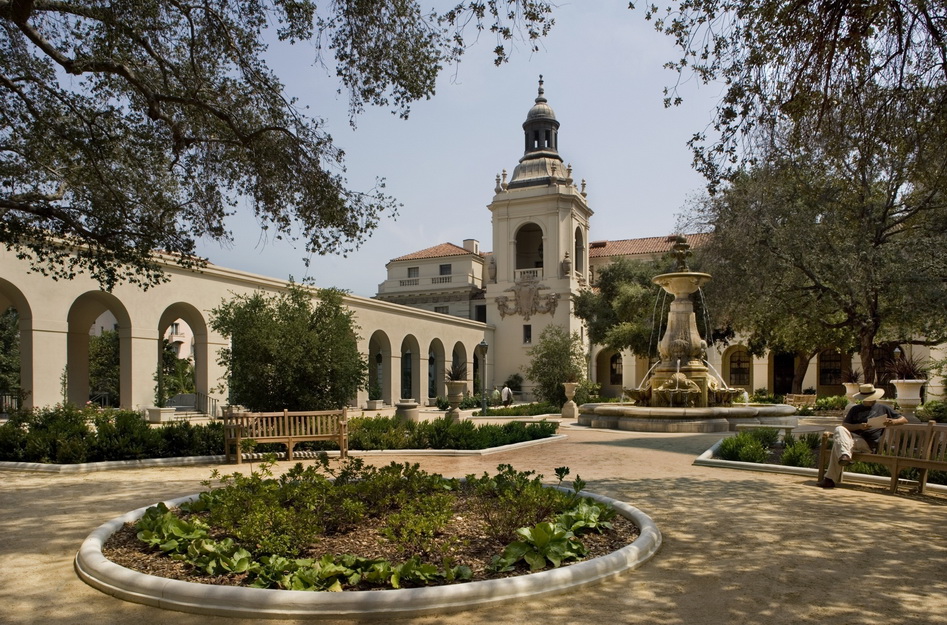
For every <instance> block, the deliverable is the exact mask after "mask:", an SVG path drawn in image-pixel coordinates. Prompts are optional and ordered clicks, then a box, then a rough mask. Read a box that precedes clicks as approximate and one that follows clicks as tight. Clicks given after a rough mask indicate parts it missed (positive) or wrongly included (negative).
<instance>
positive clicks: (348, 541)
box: [102, 500, 639, 586]
mask: <svg viewBox="0 0 947 625" xmlns="http://www.w3.org/2000/svg"><path fill="white" fill-rule="evenodd" d="M612 525H613V529H612V530H610V531H607V532H605V533H603V534H595V533H591V534H583V535H582V536H581V538H580V540H581V541H582V543H583V544H584V545H585V546H586V547H587V548H588V555H587V556H586V558H585V559H591V558H596V557H599V556H603V555H607V554H609V553H612V552H614V551H617V550H618V549H621V548H622V547H624V546H626V545H628V544H630V543H632V542H633V541H634V540H635V539H637V538H638V536H639V530H638V527H637V526H635V525H634V524H633V523H632V522H631V521H629V520H628V519H626V518H624V517H622V516H617V515H616V517H615V518H614V519H613V520H612ZM382 526H383V521H382V520H380V519H377V518H370V519H366V520H365V522H364V523H362V524H361V525H360V526H358V527H356V528H355V529H353V530H352V531H350V532H346V533H344V534H338V535H333V536H324V537H323V538H322V539H321V540H320V541H319V542H318V543H317V544H315V545H312V546H310V547H309V548H308V549H305V550H303V552H302V553H300V554H299V556H297V557H300V558H320V557H321V556H323V555H324V554H337V555H341V554H352V555H356V556H360V557H364V558H377V559H384V560H389V561H390V562H392V563H397V562H403V561H404V560H406V559H408V558H409V557H411V556H412V555H413V554H410V553H404V552H403V551H401V550H400V549H399V548H398V546H397V545H396V544H395V543H393V542H392V541H389V540H388V539H387V538H385V537H384V536H383V535H382V534H381V528H382ZM484 527H486V521H485V519H484V518H483V516H482V515H479V514H478V513H477V512H476V507H473V506H471V507H467V506H465V505H464V503H463V501H462V500H459V501H458V506H457V508H456V510H455V513H454V517H453V519H452V520H451V522H450V524H449V525H448V526H447V527H446V528H445V530H444V531H443V532H442V534H441V535H440V536H438V537H437V538H436V541H435V544H436V546H435V548H434V549H432V551H433V552H435V554H434V555H430V556H428V557H427V558H426V559H427V560H428V561H430V562H432V563H434V564H436V565H438V566H440V565H441V563H442V561H443V558H444V557H448V558H450V560H451V561H452V563H453V565H459V564H466V565H467V566H469V567H470V568H471V570H472V571H473V580H472V581H479V580H487V579H497V578H502V577H510V576H515V575H524V574H527V573H529V569H528V568H527V567H525V566H523V567H521V568H519V569H517V570H515V571H513V572H508V573H493V572H491V571H489V570H488V567H489V565H490V563H491V561H492V558H493V556H495V555H499V554H500V553H501V552H502V551H503V548H504V547H505V546H506V543H504V542H500V541H497V540H495V539H492V538H491V537H490V536H488V535H487V533H486V532H485V531H484ZM511 540H512V538H511ZM102 553H103V554H104V555H105V557H106V558H108V559H109V560H111V561H112V562H115V563H116V564H119V565H121V566H124V567H126V568H129V569H132V570H134V571H138V572H140V573H147V574H148V575H155V576H158V577H166V578H169V579H177V580H182V581H188V582H197V583H202V584H216V585H223V586H246V585H248V584H249V581H250V580H248V579H247V576H246V575H223V576H217V577H212V576H209V575H206V574H204V573H202V572H200V571H196V570H194V569H193V568H192V567H191V566H190V565H188V564H186V563H184V562H181V561H178V560H172V559H171V558H170V557H166V556H164V555H162V554H161V553H160V552H156V551H152V550H151V549H150V548H149V547H148V545H146V544H145V543H143V542H141V541H139V540H138V538H137V536H136V531H135V527H134V524H131V523H129V524H126V525H125V526H124V527H123V528H122V529H120V530H119V531H118V532H116V533H115V534H113V535H112V536H111V537H110V538H109V539H108V540H107V541H106V543H105V545H104V546H103V549H102Z"/></svg>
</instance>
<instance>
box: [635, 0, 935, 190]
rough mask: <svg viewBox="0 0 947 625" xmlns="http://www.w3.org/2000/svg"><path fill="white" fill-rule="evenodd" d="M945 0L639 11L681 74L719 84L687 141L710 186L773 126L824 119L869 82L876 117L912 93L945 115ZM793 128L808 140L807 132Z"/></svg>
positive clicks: (672, 93)
mask: <svg viewBox="0 0 947 625" xmlns="http://www.w3.org/2000/svg"><path fill="white" fill-rule="evenodd" d="M630 6H631V7H632V8H633V7H634V5H633V3H632V4H631V5H630ZM945 8H947V7H945V6H944V4H943V3H942V2H923V1H919V0H893V1H884V2H881V1H877V0H873V1H867V2H796V1H789V0H679V1H678V2H676V3H674V4H672V5H669V6H668V7H667V8H666V9H663V8H659V7H658V6H657V5H655V4H649V5H648V6H647V8H646V12H645V15H646V17H647V18H648V19H652V20H654V21H655V25H656V27H657V29H658V30H659V31H661V32H664V33H666V34H667V35H669V36H671V37H672V38H673V39H674V41H675V43H676V45H677V47H678V48H679V49H680V51H681V56H680V57H679V58H677V59H675V60H672V61H671V62H669V63H668V64H667V66H668V67H670V68H672V69H675V70H677V71H678V72H679V73H680V76H681V79H682V80H683V79H685V78H686V77H687V75H688V74H690V73H693V74H694V75H696V76H697V77H698V79H700V80H702V81H704V82H722V83H723V84H724V87H725V90H724V95H723V97H722V98H721V100H720V103H719V105H718V107H717V111H716V117H715V119H714V121H713V123H712V125H711V127H709V128H708V129H705V131H701V132H697V133H695V135H694V137H693V139H692V141H691V147H692V149H693V150H694V155H695V166H696V167H697V169H698V170H699V171H701V172H702V173H703V174H704V175H705V176H706V177H707V178H708V180H709V181H710V183H711V186H714V185H716V184H717V183H719V182H720V181H721V180H723V179H727V178H729V177H730V176H731V175H734V174H737V173H738V172H739V171H740V170H741V169H742V166H743V165H744V164H746V163H752V162H753V161H754V159H755V158H756V157H758V156H759V150H760V148H761V147H762V148H765V147H766V146H767V144H768V137H769V136H770V135H771V134H772V131H773V128H774V127H778V126H781V125H784V124H787V123H788V124H802V125H803V126H805V127H806V128H807V129H808V130H813V129H815V130H818V129H820V128H830V127H831V124H833V123H836V122H837V118H835V117H833V116H832V115H831V114H832V113H833V111H835V110H836V109H837V107H838V106H839V104H840V103H841V104H845V103H853V104H854V101H855V100H857V99H858V98H859V96H860V94H863V93H865V92H869V93H872V94H873V95H872V96H871V97H873V98H883V100H884V101H885V106H872V107H871V108H872V110H873V111H874V113H873V114H874V115H876V116H877V121H878V122H880V123H894V124H896V125H898V124H901V123H903V122H904V121H905V120H904V118H903V117H900V113H899V111H898V108H899V105H900V104H901V103H902V102H909V101H911V100H912V99H914V100H916V99H917V97H918V94H919V93H920V94H923V97H924V99H925V106H926V108H927V110H928V111H929V112H931V113H936V114H939V115H941V116H942V117H943V113H944V107H945V104H947V92H945V90H944V87H945V85H947V46H945V45H944V41H945V37H947V12H945ZM666 96H667V97H666V104H668V105H673V104H677V103H679V102H680V101H681V98H680V95H679V92H678V90H677V85H675V86H673V87H671V88H669V89H668V90H667V91H666ZM945 135H947V128H943V127H941V128H939V129H937V131H936V134H934V135H932V136H931V137H930V139H931V141H932V143H933V144H934V145H936V146H942V145H943V142H944V137H945ZM795 138H796V139H797V140H798V141H800V142H805V141H807V140H808V132H801V133H798V134H796V135H795ZM764 151H765V150H764Z"/></svg>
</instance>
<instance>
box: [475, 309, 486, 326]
mask: <svg viewBox="0 0 947 625" xmlns="http://www.w3.org/2000/svg"><path fill="white" fill-rule="evenodd" d="M474 321H479V322H480V323H486V322H487V307H486V306H485V305H483V304H477V305H476V306H474Z"/></svg>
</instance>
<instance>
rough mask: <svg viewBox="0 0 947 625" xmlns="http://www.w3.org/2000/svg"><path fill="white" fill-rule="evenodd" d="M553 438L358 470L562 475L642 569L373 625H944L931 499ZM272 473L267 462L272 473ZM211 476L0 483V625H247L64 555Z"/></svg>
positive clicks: (26, 478) (636, 444) (640, 441)
mask: <svg viewBox="0 0 947 625" xmlns="http://www.w3.org/2000/svg"><path fill="white" fill-rule="evenodd" d="M562 432H563V433H564V434H566V435H567V438H566V439H564V440H561V441H558V442H553V443H548V444H543V445H537V446H533V447H527V448H524V449H521V450H518V451H513V452H505V453H498V454H492V455H487V456H464V457H419V456H408V455H403V456H402V455H399V456H390V457H385V458H384V459H383V460H375V459H372V460H371V461H372V462H376V463H379V462H382V463H385V464H387V462H389V461H397V462H404V461H410V462H419V463H420V464H421V466H422V467H423V468H424V469H426V470H429V471H433V472H438V473H442V474H444V475H446V476H463V475H466V474H469V473H476V474H480V473H481V472H483V471H493V470H494V469H495V468H496V466H497V465H498V464H500V463H509V464H512V465H513V466H514V467H515V468H516V469H518V470H526V469H531V470H535V471H537V472H539V473H542V474H544V475H545V476H546V478H547V479H549V480H552V479H554V476H555V473H554V469H555V467H559V466H568V467H570V468H571V471H572V475H573V476H575V475H576V474H578V475H580V476H581V477H582V478H583V479H584V480H586V481H587V482H588V487H587V488H588V489H589V490H592V491H594V492H598V493H601V494H604V495H607V496H609V497H613V498H616V499H620V500H623V501H626V502H628V503H630V504H631V505H633V506H636V507H638V508H640V509H641V510H643V511H644V512H645V513H647V514H648V515H650V516H651V517H652V518H653V519H654V520H655V522H656V523H657V525H658V527H659V528H660V530H661V532H662V534H663V539H664V542H663V545H662V547H661V550H660V551H659V552H658V554H657V555H656V556H655V557H654V559H652V560H651V561H650V562H648V563H646V564H645V565H644V566H642V567H641V568H639V569H637V570H634V571H630V572H627V573H625V574H623V575H621V576H619V577H618V578H616V579H613V580H610V581H608V582H605V583H602V584H598V585H594V586H590V587H587V588H583V589H579V590H577V591H573V592H571V593H567V594H560V595H553V596H549V597H545V598H540V599H533V600H529V601H522V602H518V603H511V604H505V605H498V606H492V607H486V608H483V609H477V610H470V611H466V612H458V613H453V614H444V615H429V616H423V617H416V618H405V619H384V618H383V619H382V620H381V621H377V620H376V621H375V622H385V623H395V624H407V623H411V624H424V625H433V624H441V623H444V624H448V625H453V624H457V625H460V624H464V625H469V624H476V623H490V624H491V625H501V624H515V625H526V624H532V623H537V624H538V623H542V624H544V625H557V624H562V625H573V624H575V623H600V624H611V623H654V624H660V625H679V624H680V625H684V624H688V625H690V624H710V625H712V624H717V623H720V624H724V623H726V624H728V625H738V624H741V623H761V624H762V623H765V624H766V625H781V624H786V625H789V624H793V625H798V624H800V623H820V624H821V623H831V624H833V625H845V624H858V625H873V624H878V625H882V624H883V625H898V624H906V623H917V624H925V625H929V624H935V625H936V624H947V496H945V495H943V494H933V495H930V496H924V497H919V496H916V495H910V494H899V495H896V496H892V495H888V494H887V493H886V492H885V490H884V489H883V488H880V487H878V488H876V487H867V486H848V485H846V486H843V487H840V488H836V489H835V490H831V491H825V490H822V489H820V488H818V487H817V486H815V480H814V478H806V477H799V476H792V475H781V474H768V473H756V472H747V471H737V470H732V469H722V468H707V467H697V466H694V465H693V464H692V463H693V461H694V459H695V458H696V457H697V456H698V455H699V454H700V453H702V452H703V451H705V450H706V449H708V448H709V447H710V446H711V445H712V444H713V443H714V442H715V441H716V440H717V439H718V438H719V437H720V435H719V434H651V433H636V432H616V431H606V430H588V429H585V428H580V427H577V426H572V425H570V424H565V425H564V427H563V429H562ZM304 462H311V461H304ZM286 466H288V465H287V463H281V464H280V465H279V467H278V470H282V469H285V468H286ZM212 468H213V467H210V466H200V467H169V468H157V469H137V470H118V471H103V472H97V473H85V474H39V473H25V472H3V473H0V555H2V560H0V562H2V570H3V582H2V583H0V606H2V607H0V622H2V623H7V624H10V625H19V624H33V623H43V624H44V625H67V624H76V625H86V624H88V623H97V624H102V625H107V624H120V623H121V624H125V623H149V624H162V623H174V624H176V625H192V624H193V625H222V624H224V623H227V624H230V623H250V622H253V621H250V620H241V619H228V618H219V617H207V616H201V615H195V614H185V613H178V612H169V611H164V610H160V609H157V608H152V607H147V606H143V605H138V604H134V603H128V602H125V601H121V600H118V599H115V598H112V597H110V596H107V595H105V594H102V593H100V592H99V591H97V590H94V589H93V588H91V587H89V586H87V585H86V584H84V583H83V582H81V581H80V580H79V579H78V578H77V577H76V574H75V572H74V571H73V558H74V556H75V553H76V550H77V549H78V547H79V545H80V543H81V542H82V541H83V540H84V539H85V537H86V536H87V535H88V534H89V533H90V532H91V531H92V530H93V529H94V528H96V527H97V526H99V525H100V524H102V523H104V522H105V521H108V520H110V519H112V518H115V517H117V516H119V515H121V514H124V513H125V512H128V511H130V510H133V509H136V508H139V507H141V506H145V505H150V504H152V503H155V502H158V501H162V500H166V499H171V498H175V497H179V496H182V495H186V494H189V493H194V492H197V491H199V490H201V489H202V486H201V484H200V482H201V480H204V479H207V478H208V476H209V474H210V471H211V469H212ZM221 469H222V470H224V471H226V472H229V471H231V470H232V467H228V466H224V467H221ZM247 469H248V467H247V466H246V465H244V467H242V468H241V470H243V471H246V470H247ZM273 622H279V621H273ZM283 622H286V621H283ZM310 622H318V621H310ZM321 622H322V623H330V624H335V623H341V622H345V623H352V622H357V621H356V620H346V621H336V620H330V621H321Z"/></svg>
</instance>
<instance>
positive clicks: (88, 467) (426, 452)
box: [0, 434, 566, 473]
mask: <svg viewBox="0 0 947 625" xmlns="http://www.w3.org/2000/svg"><path fill="white" fill-rule="evenodd" d="M564 438H566V435H565V434H556V435H554V436H550V437H548V438H539V439H536V440H532V441H524V442H522V443H513V444H511V445H502V446H500V447H489V448H487V449H390V450H389V449H383V450H370V451H363V450H349V455H350V456H385V455H389V456H489V455H491V454H498V453H502V452H504V451H512V450H515V449H521V448H523V447H530V446H532V445H542V444H544V443H551V442H554V441H558V440H562V439H564ZM320 453H322V452H319V451H296V452H293V460H311V459H313V458H316V457H317V456H318V455H319V454H320ZM325 453H327V454H328V455H329V456H338V455H339V452H337V451H327V452H325ZM265 455H267V454H262V453H252V454H243V460H244V462H250V461H257V460H263V457H264V456H265ZM274 455H275V456H276V457H277V459H280V460H285V459H286V452H283V451H281V452H276V453H275V454H274ZM226 462H227V457H226V456H224V455H223V454H221V455H219V456H184V457H180V458H145V459H143V460H111V461H108V462H86V463H82V464H44V463H41V462H0V471H34V472H38V473H91V472H93V471H115V470H118V469H146V468H149V467H183V466H190V465H201V464H225V463H226ZM234 466H237V465H234Z"/></svg>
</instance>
